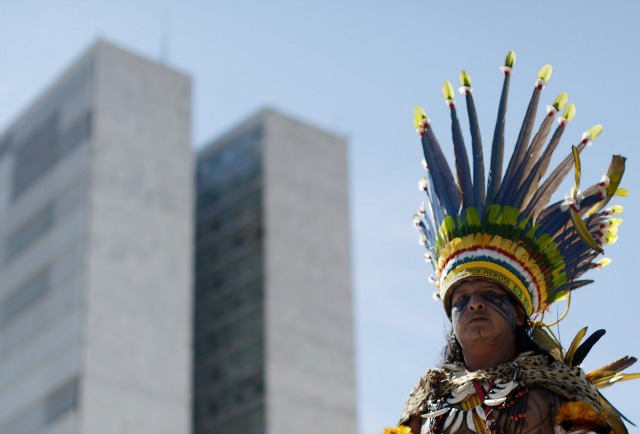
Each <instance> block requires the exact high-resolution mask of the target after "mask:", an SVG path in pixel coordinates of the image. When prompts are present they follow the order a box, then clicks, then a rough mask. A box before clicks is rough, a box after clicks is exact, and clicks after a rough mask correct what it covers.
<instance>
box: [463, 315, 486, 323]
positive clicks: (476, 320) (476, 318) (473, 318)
mask: <svg viewBox="0 0 640 434" xmlns="http://www.w3.org/2000/svg"><path fill="white" fill-rule="evenodd" d="M483 321H489V319H488V318H485V317H483V316H474V317H472V318H471V319H470V320H469V321H468V324H471V323H474V322H483Z"/></svg>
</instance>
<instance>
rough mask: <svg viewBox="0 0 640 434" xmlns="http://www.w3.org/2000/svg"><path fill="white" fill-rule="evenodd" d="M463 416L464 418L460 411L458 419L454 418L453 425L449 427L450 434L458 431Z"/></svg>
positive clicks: (462, 412)
mask: <svg viewBox="0 0 640 434" xmlns="http://www.w3.org/2000/svg"><path fill="white" fill-rule="evenodd" d="M463 416H464V411H461V412H460V413H458V417H457V418H456V421H455V423H454V424H453V426H452V427H451V431H449V433H450V434H453V433H455V432H456V431H458V430H459V429H460V427H461V426H462V418H463Z"/></svg>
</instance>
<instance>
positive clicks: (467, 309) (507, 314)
mask: <svg viewBox="0 0 640 434" xmlns="http://www.w3.org/2000/svg"><path fill="white" fill-rule="evenodd" d="M514 64H515V53H513V51H511V52H509V54H508V55H507V59H506V62H505V65H504V66H503V67H501V68H500V69H501V71H502V72H503V74H504V85H503V89H502V96H501V100H500V105H499V110H498V120H497V122H496V128H495V135H494V138H493V142H492V143H493V144H492V157H491V166H490V168H489V176H488V182H487V183H486V185H485V180H484V162H483V156H482V143H481V140H480V131H479V127H478V122H477V116H476V111H475V106H474V102H473V97H472V95H471V79H470V77H469V75H468V74H467V73H466V72H465V71H462V72H461V74H460V81H461V84H462V87H461V88H460V92H461V93H462V94H464V95H465V99H466V103H467V111H468V113H469V124H470V129H471V134H470V135H471V146H472V157H473V158H472V163H473V164H472V165H470V164H469V161H468V157H467V152H466V150H465V145H464V139H463V136H462V132H461V127H460V123H459V120H458V116H457V111H456V105H455V102H454V96H453V86H452V85H451V83H449V82H445V84H444V85H443V93H444V95H445V100H446V102H447V105H448V106H449V108H450V110H451V120H452V127H451V130H452V134H453V144H454V152H455V159H456V164H455V166H456V176H455V178H454V175H453V173H452V171H451V169H450V168H449V165H448V163H447V161H446V160H445V158H444V154H443V152H442V150H441V149H440V146H439V143H438V140H437V139H436V137H435V134H434V132H433V129H432V128H431V125H430V121H429V119H428V118H427V116H426V114H425V112H424V110H422V109H421V108H419V107H417V108H416V109H415V111H414V114H415V116H416V119H415V126H416V129H417V131H418V134H419V135H420V137H421V140H422V148H423V152H424V156H425V161H424V162H423V163H424V167H425V169H426V171H427V173H426V175H425V177H423V179H422V180H421V181H420V184H419V185H420V188H421V189H422V190H424V191H425V192H426V194H427V200H426V203H423V205H422V206H421V207H420V210H419V212H418V214H417V215H416V216H415V217H414V225H415V226H416V227H417V228H418V230H419V231H420V242H421V244H424V245H425V246H426V248H427V253H426V254H425V259H426V260H427V261H428V262H431V263H433V265H434V270H435V276H434V278H433V281H434V283H435V285H436V296H437V298H438V299H440V300H441V301H442V302H443V304H444V308H445V312H446V314H447V316H448V317H449V319H450V320H451V324H452V333H451V336H450V339H449V343H448V345H447V347H446V348H445V353H444V358H445V360H444V363H443V365H442V366H441V367H439V368H436V369H430V370H428V371H427V373H426V374H425V376H424V377H423V378H421V379H420V381H419V382H418V384H417V385H416V386H415V388H414V389H413V391H412V392H411V395H410V396H409V399H408V401H407V404H406V406H405V408H404V411H403V414H402V417H401V420H400V425H399V426H398V427H396V428H388V429H387V430H386V431H385V432H387V433H402V434H405V433H406V434H408V433H414V434H418V433H434V434H439V433H447V434H453V433H468V432H476V433H496V434H502V433H505V434H506V433H509V434H510V433H529V432H531V433H534V432H535V433H549V434H551V433H554V432H556V433H558V434H564V433H565V432H574V433H587V432H590V431H593V432H597V433H602V434H605V433H606V434H608V433H615V434H622V433H626V429H625V427H624V424H623V422H622V418H623V417H622V416H621V415H620V414H619V413H618V412H617V411H616V410H615V409H614V408H613V407H611V405H610V404H609V403H608V402H607V401H606V400H605V399H604V398H602V395H600V393H599V392H598V390H597V387H598V386H601V385H603V384H604V383H605V382H608V381H609V380H610V379H611V378H612V377H613V376H617V377H616V378H617V379H623V378H634V377H635V376H636V375H637V374H631V375H627V377H625V375H624V374H621V373H620V372H619V371H621V370H622V369H625V368H626V367H628V366H630V365H631V364H632V363H633V362H635V359H634V358H624V359H621V360H619V361H616V362H614V363H613V364H611V365H608V366H606V367H603V368H601V369H600V370H596V371H593V372H591V373H589V374H586V375H585V373H584V372H583V371H582V370H581V369H580V367H579V366H578V365H579V364H580V363H582V361H583V360H584V358H585V356H586V354H587V353H588V352H589V350H590V349H591V347H592V346H593V345H594V344H595V342H596V341H597V340H598V339H599V338H600V337H601V336H602V334H604V331H598V332H596V333H594V334H593V335H591V336H590V337H589V338H587V339H586V340H585V341H584V343H583V344H581V345H579V344H580V342H581V339H582V338H583V337H584V333H585V331H586V330H583V331H582V332H581V333H580V334H579V335H578V336H577V338H576V339H574V342H572V344H571V346H570V347H569V349H568V350H566V351H565V350H563V348H562V346H561V345H560V343H559V342H558V340H557V339H555V338H554V337H553V335H550V334H549V333H547V331H546V330H547V329H548V330H550V329H549V324H546V323H545V322H544V313H545V312H546V310H547V307H548V306H549V305H551V304H552V303H554V302H555V301H558V300H561V299H564V298H567V297H570V296H571V291H572V290H573V289H576V288H578V287H580V286H583V285H585V284H588V283H591V281H587V280H578V279H579V277H580V276H581V275H582V274H584V273H585V272H586V271H588V270H590V269H592V268H596V267H600V266H603V265H606V264H607V263H608V260H606V259H603V260H600V261H596V258H597V256H598V255H599V254H601V253H602V245H603V244H605V243H607V242H611V241H614V240H615V238H616V235H617V227H618V225H619V223H620V221H621V220H620V219H617V218H614V217H612V215H613V214H617V213H619V212H621V210H622V208H621V207H619V206H613V207H610V208H605V207H606V205H607V204H608V202H609V200H610V199H611V197H613V196H614V195H615V194H616V193H618V194H619V195H623V194H622V193H623V190H622V189H620V188H619V184H620V180H621V178H622V174H623V172H624V163H625V159H624V157H621V156H614V157H613V158H612V162H611V165H610V167H609V170H608V171H607V173H606V174H605V176H603V177H602V180H601V181H600V182H599V183H598V184H596V185H593V186H591V187H589V188H587V189H586V190H585V191H584V192H583V193H580V189H579V188H580V186H579V182H580V152H581V151H582V150H583V148H584V147H585V146H586V145H587V144H589V143H590V142H591V141H593V140H594V139H595V138H596V137H598V135H599V134H600V132H601V131H602V126H600V125H596V126H595V127H592V128H591V129H589V130H588V131H586V132H585V133H584V134H583V136H582V139H581V141H580V142H579V144H578V145H577V146H574V147H572V152H571V154H570V155H568V156H567V157H566V158H565V159H564V160H563V161H562V163H561V164H560V165H559V166H558V167H557V168H556V169H555V170H553V171H552V173H551V174H550V175H549V176H548V177H547V178H546V179H545V180H544V181H542V180H543V177H544V176H545V173H546V170H547V168H548V166H549V163H550V160H551V156H552V153H553V151H554V150H555V148H556V147H557V146H558V143H559V141H560V138H561V136H562V134H563V132H564V129H565V126H566V124H567V123H568V122H569V121H571V120H572V119H573V117H574V114H575V108H574V106H573V104H569V105H567V94H566V93H564V92H563V93H561V94H560V95H558V97H557V98H556V100H555V101H554V103H553V105H550V106H548V108H547V115H546V116H545V119H544V120H543V121H542V123H541V125H540V127H539V129H538V131H537V133H536V134H535V135H534V136H533V139H531V135H532V134H531V133H532V129H533V124H534V121H535V114H536V113H535V112H536V109H537V107H538V101H539V98H540V94H541V92H542V89H543V88H544V86H545V84H546V82H547V81H548V80H549V78H550V77H551V71H552V69H551V66H550V65H545V66H544V67H543V68H542V69H541V70H540V72H539V73H538V77H537V80H536V82H535V87H534V90H533V95H532V97H531V102H530V103H529V108H528V110H527V113H526V115H525V119H524V122H523V126H522V128H521V131H520V134H519V136H518V140H517V142H516V144H515V147H514V153H513V156H512V157H511V159H510V161H509V162H508V166H507V168H506V170H505V171H504V175H502V172H503V170H502V161H503V158H502V153H503V147H504V120H505V110H506V103H507V97H508V90H509V83H510V77H511V71H512V68H513V67H514ZM563 109H564V112H563V113H562V115H560V116H559V117H558V126H557V128H556V130H555V132H554V133H553V135H552V137H551V139H550V140H549V142H548V144H547V145H546V146H545V144H546V143H547V137H548V136H549V133H550V129H551V126H552V123H553V120H554V118H555V117H556V114H557V113H558V112H559V111H561V110H563ZM530 139H531V140H530ZM471 167H473V175H472V173H471ZM572 167H575V172H576V177H575V179H576V182H575V185H574V188H573V189H572V192H571V195H570V196H569V197H568V198H567V199H565V200H564V201H562V202H558V203H555V204H551V205H549V201H550V198H551V195H552V194H553V193H554V192H555V190H556V189H557V188H558V185H559V184H560V183H561V182H562V180H563V179H564V178H565V177H566V175H567V174H568V173H569V172H570V171H571V169H572Z"/></svg>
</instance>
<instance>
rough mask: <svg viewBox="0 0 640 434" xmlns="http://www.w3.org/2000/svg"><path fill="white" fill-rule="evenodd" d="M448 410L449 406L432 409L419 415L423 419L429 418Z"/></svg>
mask: <svg viewBox="0 0 640 434" xmlns="http://www.w3.org/2000/svg"><path fill="white" fill-rule="evenodd" d="M449 410H450V408H449V407H447V408H441V409H440V410H436V411H432V412H431V413H425V414H423V415H422V416H421V417H422V418H423V419H431V418H432V417H438V416H440V415H441V414H445V413H446V412H448V411H449Z"/></svg>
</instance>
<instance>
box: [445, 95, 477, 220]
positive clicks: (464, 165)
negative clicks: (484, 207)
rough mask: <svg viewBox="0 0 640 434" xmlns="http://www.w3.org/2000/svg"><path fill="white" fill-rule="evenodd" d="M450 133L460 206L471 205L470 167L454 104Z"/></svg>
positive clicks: (473, 201)
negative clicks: (459, 193)
mask: <svg viewBox="0 0 640 434" xmlns="http://www.w3.org/2000/svg"><path fill="white" fill-rule="evenodd" d="M451 135H452V137H453V151H454V153H455V157H456V172H457V173H458V184H459V185H460V191H461V193H462V208H463V209H464V208H466V207H468V206H473V204H474V203H475V200H474V195H473V190H472V185H471V169H470V168H469V158H468V157H467V150H466V148H465V145H464V138H463V137H462V130H461V129H460V121H459V120H458V114H457V111H456V107H455V105H453V104H452V105H451Z"/></svg>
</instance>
